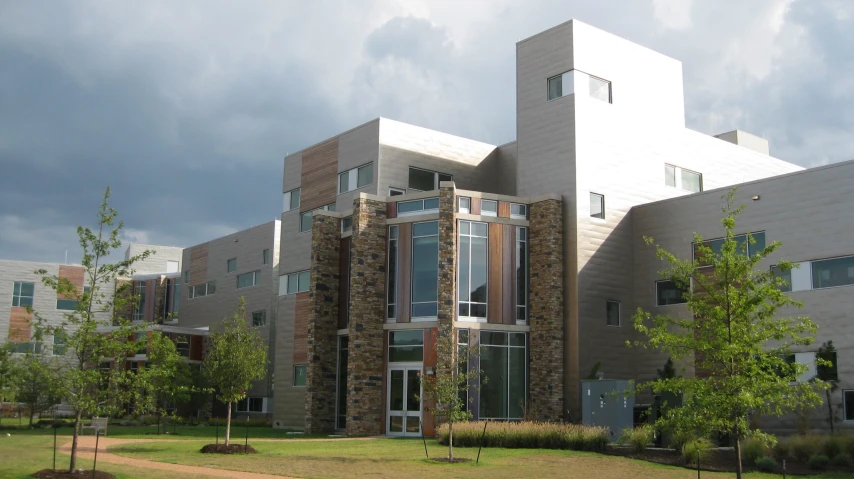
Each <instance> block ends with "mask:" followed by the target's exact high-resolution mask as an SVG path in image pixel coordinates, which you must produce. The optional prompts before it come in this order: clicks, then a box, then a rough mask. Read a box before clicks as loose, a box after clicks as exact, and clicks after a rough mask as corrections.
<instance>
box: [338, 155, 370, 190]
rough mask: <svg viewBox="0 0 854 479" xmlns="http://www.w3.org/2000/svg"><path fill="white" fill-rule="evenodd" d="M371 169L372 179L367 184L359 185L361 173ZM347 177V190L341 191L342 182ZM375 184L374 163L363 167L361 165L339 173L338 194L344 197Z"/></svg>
mask: <svg viewBox="0 0 854 479" xmlns="http://www.w3.org/2000/svg"><path fill="white" fill-rule="evenodd" d="M368 167H370V168H371V177H370V181H368V182H367V183H365V184H362V185H359V172H360V171H361V170H363V169H365V168H368ZM344 175H346V177H347V189H346V190H342V189H341V180H342V178H343V177H344ZM372 184H374V162H373V161H371V162H368V163H365V164H362V165H359V166H357V167H355V168H350V169H349V170H344V171H341V172H339V173H338V194H339V195H343V194H344V193H349V192H351V191H356V190H360V189H362V188H365V187H368V186H371V185H372Z"/></svg>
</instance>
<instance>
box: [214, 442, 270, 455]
mask: <svg viewBox="0 0 854 479" xmlns="http://www.w3.org/2000/svg"><path fill="white" fill-rule="evenodd" d="M201 452H202V453H204V454H258V451H256V450H255V448H254V447H252V446H244V445H243V444H229V445H228V446H226V445H225V444H207V445H206V446H204V447H202V449H201Z"/></svg>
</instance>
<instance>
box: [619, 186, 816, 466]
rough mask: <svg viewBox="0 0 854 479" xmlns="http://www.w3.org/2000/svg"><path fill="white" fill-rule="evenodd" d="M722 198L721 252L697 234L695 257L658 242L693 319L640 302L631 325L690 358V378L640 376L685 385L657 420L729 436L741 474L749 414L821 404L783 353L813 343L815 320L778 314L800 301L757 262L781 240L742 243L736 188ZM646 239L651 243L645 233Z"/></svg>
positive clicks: (660, 346) (657, 387) (659, 387)
mask: <svg viewBox="0 0 854 479" xmlns="http://www.w3.org/2000/svg"><path fill="white" fill-rule="evenodd" d="M724 198H725V200H726V206H725V207H724V208H723V213H724V217H723V220H722V224H723V228H724V232H725V235H724V236H725V239H724V241H723V245H721V247H720V250H719V251H715V250H713V249H712V248H711V247H710V246H709V244H707V243H704V242H703V238H702V237H700V236H699V235H697V234H695V235H694V243H695V258H694V259H693V260H682V259H679V258H677V257H676V255H674V254H673V253H671V252H669V251H667V250H665V249H664V248H662V247H660V246H658V245H656V254H657V256H658V258H659V259H660V260H664V261H666V262H667V263H669V265H670V268H668V269H666V270H665V271H663V272H662V275H663V276H664V277H665V278H667V279H670V280H672V281H673V282H674V283H676V284H677V285H679V286H680V287H681V288H682V289H683V290H684V291H685V293H684V295H683V297H684V299H685V300H686V301H687V306H688V308H689V309H690V310H691V311H692V312H693V318H675V317H672V316H667V315H658V316H652V315H651V314H650V313H648V312H645V311H643V310H641V309H638V311H637V313H636V314H635V316H634V327H635V329H637V330H638V331H639V332H640V333H642V334H644V335H645V336H646V338H645V339H644V340H642V341H638V342H635V343H633V344H634V345H635V346H640V347H644V348H653V349H657V350H660V351H662V352H665V353H667V354H669V355H670V357H671V358H673V359H674V360H677V361H678V360H687V361H690V362H693V365H694V370H695V375H694V376H693V377H662V378H659V379H656V380H654V381H650V382H648V383H645V384H641V385H639V390H640V389H646V388H651V389H652V391H653V392H654V393H660V392H671V393H680V392H681V393H684V397H685V399H684V403H683V406H682V407H681V408H673V409H670V410H669V411H668V413H667V414H666V415H665V417H663V418H661V419H660V420H659V421H660V424H659V426H664V427H666V426H670V427H675V429H676V430H682V431H702V432H704V433H707V434H724V435H728V436H729V438H730V439H731V440H732V441H734V443H735V449H736V454H737V457H738V469H737V477H739V478H741V477H742V464H741V445H742V440H743V439H744V438H745V436H746V435H747V434H748V433H749V432H750V427H749V415H750V414H751V413H761V414H769V415H777V416H779V415H782V414H785V413H787V412H790V411H793V410H796V409H797V408H799V407H802V406H803V405H810V406H812V405H815V404H817V403H820V401H821V399H820V396H819V395H818V394H817V393H816V391H815V389H814V388H813V385H812V384H810V383H795V384H794V385H791V384H790V383H792V382H794V381H795V380H796V378H797V376H798V375H799V374H802V373H803V372H804V371H805V369H806V366H805V365H802V364H797V363H789V362H787V361H786V360H785V357H786V355H787V354H788V352H789V351H790V348H791V347H793V346H804V345H808V344H810V343H812V341H813V339H814V335H815V333H816V329H817V328H816V325H815V323H813V322H812V321H811V320H810V319H809V318H806V317H797V318H778V317H777V312H778V310H780V309H781V308H783V307H787V306H796V307H800V306H801V304H800V303H798V302H797V301H794V300H792V299H791V298H790V297H789V296H787V295H786V294H784V293H783V292H782V291H781V288H782V286H784V285H785V281H784V280H783V279H782V278H780V277H778V276H776V275H775V274H774V273H772V272H771V271H770V270H768V269H764V270H763V269H758V268H757V266H758V264H759V262H760V261H762V260H763V259H764V258H767V257H769V256H770V255H771V254H772V253H774V251H776V250H777V248H778V247H779V246H780V243H779V242H776V241H775V242H773V243H771V244H769V245H767V246H765V247H764V248H763V249H762V250H761V251H758V252H754V251H753V250H752V249H751V250H749V251H748V249H747V245H748V243H749V244H751V245H755V241H754V239H753V238H752V236H750V235H748V236H747V238H748V241H747V242H744V241H742V242H739V241H738V240H737V239H736V238H735V234H734V231H735V227H736V217H737V216H738V215H739V214H740V213H741V211H742V210H743V208H744V206H739V207H735V206H734V204H735V190H732V191H730V192H729V193H728V194H727V195H724ZM645 240H646V242H647V244H654V240H653V239H652V238H645ZM777 266H778V268H780V270H782V271H787V270H790V269H791V268H792V263H790V262H788V261H780V262H778V263H777Z"/></svg>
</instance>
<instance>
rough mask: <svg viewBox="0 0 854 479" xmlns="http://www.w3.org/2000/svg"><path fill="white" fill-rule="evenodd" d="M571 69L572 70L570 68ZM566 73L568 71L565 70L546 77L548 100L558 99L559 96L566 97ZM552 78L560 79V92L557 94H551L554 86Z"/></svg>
mask: <svg viewBox="0 0 854 479" xmlns="http://www.w3.org/2000/svg"><path fill="white" fill-rule="evenodd" d="M569 71H572V70H569ZM566 73H568V72H563V73H560V74H557V75H554V76H551V77H548V78H546V101H552V100H557V99H558V98H563V97H564V94H563V75H564V74H566ZM552 80H558V81H560V93H559V94H557V95H556V96H551V95H552V88H551V87H552Z"/></svg>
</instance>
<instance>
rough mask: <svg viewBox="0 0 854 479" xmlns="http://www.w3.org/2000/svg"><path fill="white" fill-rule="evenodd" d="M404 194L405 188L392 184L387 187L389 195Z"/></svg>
mask: <svg viewBox="0 0 854 479" xmlns="http://www.w3.org/2000/svg"><path fill="white" fill-rule="evenodd" d="M405 194H406V188H397V187H394V186H392V187H390V188H389V189H388V195H389V196H402V195H405Z"/></svg>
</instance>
